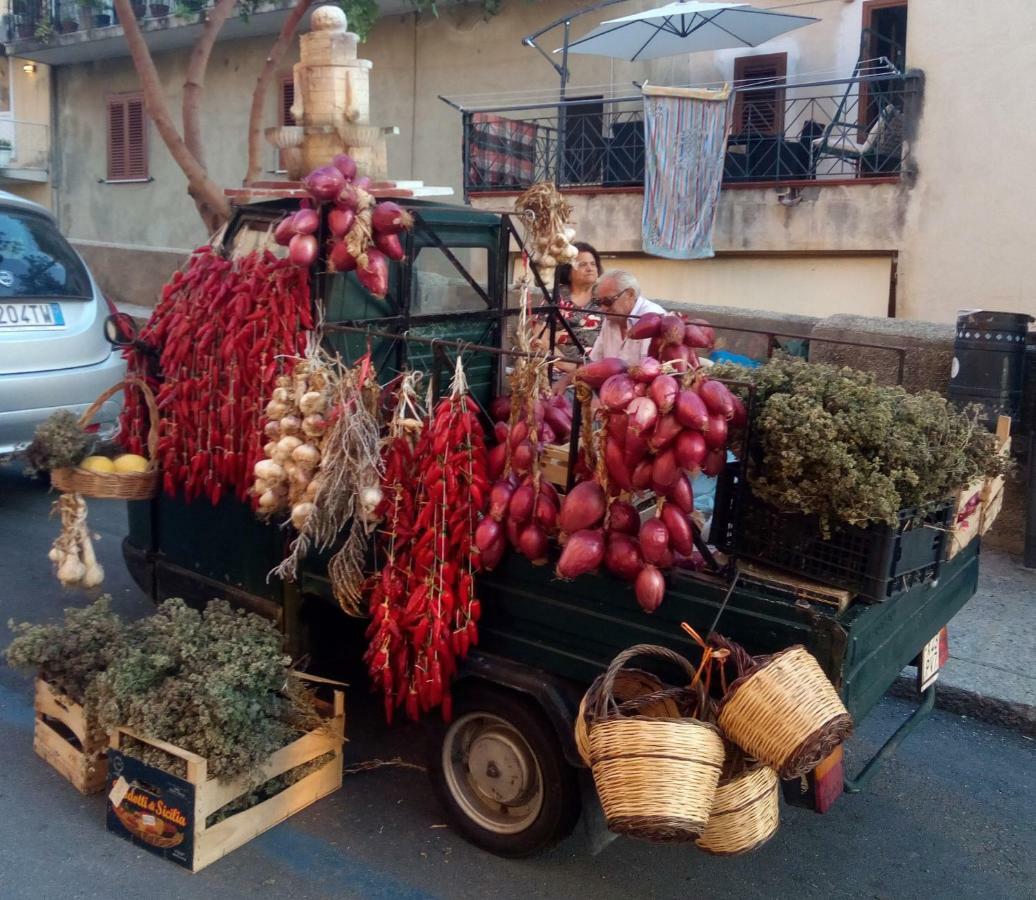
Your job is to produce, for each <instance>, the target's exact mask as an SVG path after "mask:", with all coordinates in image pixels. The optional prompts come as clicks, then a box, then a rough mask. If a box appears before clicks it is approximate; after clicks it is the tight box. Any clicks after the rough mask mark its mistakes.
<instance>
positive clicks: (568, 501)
mask: <svg viewBox="0 0 1036 900" xmlns="http://www.w3.org/2000/svg"><path fill="white" fill-rule="evenodd" d="M605 508H606V500H605V496H604V490H603V489H602V488H601V486H600V485H599V484H598V483H597V482H596V481H582V482H580V483H579V484H577V485H576V486H575V487H574V488H572V490H570V491H569V492H568V494H567V495H566V496H565V499H564V500H563V501H562V503H561V516H560V517H559V519H558V523H559V524H560V526H561V530H562V531H566V532H568V533H569V534H574V533H575V532H577V531H581V530H583V529H586V528H596V527H597V526H598V525H600V524H601V520H602V519H604V512H605Z"/></svg>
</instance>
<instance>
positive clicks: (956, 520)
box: [946, 478, 988, 559]
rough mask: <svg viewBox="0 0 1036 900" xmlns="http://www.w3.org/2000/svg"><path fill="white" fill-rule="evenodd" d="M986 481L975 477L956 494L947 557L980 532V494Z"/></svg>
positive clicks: (954, 554)
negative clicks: (955, 505)
mask: <svg viewBox="0 0 1036 900" xmlns="http://www.w3.org/2000/svg"><path fill="white" fill-rule="evenodd" d="M987 481H988V479H986V478H979V479H976V480H975V481H973V482H971V484H969V485H968V486H967V487H966V488H964V489H963V490H962V491H960V492H959V493H958V494H957V507H956V512H955V513H954V516H953V525H952V526H951V528H950V540H949V544H948V547H947V550H946V558H947V559H953V557H955V556H956V555H957V554H958V553H960V551H961V550H963V549H964V548H965V547H967V546H968V544H970V543H971V542H972V541H973V540H974V539H975V538H976V537H978V536H979V534H980V533H981V530H982V506H983V504H982V494H983V492H984V491H985V488H986V482H987Z"/></svg>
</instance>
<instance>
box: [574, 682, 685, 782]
mask: <svg viewBox="0 0 1036 900" xmlns="http://www.w3.org/2000/svg"><path fill="white" fill-rule="evenodd" d="M603 683H604V675H598V676H597V678H596V679H595V680H594V683H593V684H591V685H590V688H589V689H588V690H587V692H586V693H585V694H584V695H583V699H582V700H580V701H579V714H578V715H577V716H576V726H575V739H576V749H577V750H578V751H579V756H580V757H581V758H582V760H583V762H585V763H586V764H587V765H590V729H589V710H590V709H592V708H593V706H594V704H595V703H596V702H597V698H598V696H600V691H601V685H602V684H603ZM612 690H613V691H614V693H615V699H616V700H617V701H618V703H619V709H620V710H621V711H623V712H626V713H629V712H632V711H634V708H635V710H636V712H637V713H638V714H639V715H642V716H647V717H648V718H650V719H664V718H669V719H677V718H679V717H680V715H681V713H680V706H679V704H678V702H677V697H676V696H674V692H673V691H671V690H666V686H665V685H664V684H662V681H661V680H660V679H659V678H657V677H656V676H654V675H652V674H650V673H649V672H643V671H641V670H640V669H622V670H621V671H620V672H619V674H618V675H617V676H616V677H615V686H614V688H613V689H612Z"/></svg>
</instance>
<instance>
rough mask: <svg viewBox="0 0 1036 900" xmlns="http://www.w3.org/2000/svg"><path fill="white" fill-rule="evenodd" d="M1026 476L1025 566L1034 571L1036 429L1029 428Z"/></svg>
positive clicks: (1035, 536)
mask: <svg viewBox="0 0 1036 900" xmlns="http://www.w3.org/2000/svg"><path fill="white" fill-rule="evenodd" d="M1028 450H1029V452H1028V454H1027V455H1028V457H1029V458H1028V461H1027V465H1026V469H1027V470H1028V471H1027V472H1026V474H1027V475H1028V486H1027V490H1026V498H1025V499H1026V504H1025V566H1026V568H1028V569H1036V459H1034V458H1033V457H1034V455H1036V427H1034V426H1030V428H1029V448H1028Z"/></svg>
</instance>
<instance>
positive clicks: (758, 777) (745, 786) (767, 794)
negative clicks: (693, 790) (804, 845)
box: [696, 743, 781, 856]
mask: <svg viewBox="0 0 1036 900" xmlns="http://www.w3.org/2000/svg"><path fill="white" fill-rule="evenodd" d="M780 818H781V816H780V779H778V777H777V773H776V772H775V771H774V770H773V769H771V768H770V767H769V766H764V765H763V764H762V763H759V762H756V761H754V760H749V759H747V758H746V757H745V755H744V754H743V753H742V752H741V750H740V749H739V748H738V747H736V746H734V745H732V744H729V743H728V745H727V762H726V765H725V766H724V767H723V775H722V776H721V778H720V781H719V785H718V787H717V788H716V797H715V799H714V800H713V801H712V812H711V814H710V815H709V824H708V826H707V827H706V829H705V833H704V834H702V836H701V837H700V838H698V840H697V842H696V843H697V845H698V847H699V848H700V849H702V850H704V851H705V852H706V853H712V854H714V855H716V856H737V855H738V854H740V853H748V852H749V851H750V850H755V849H756V848H758V847H761V846H762V845H763V844H765V843H766V842H767V841H768V840H769V839H770V838H772V837H773V836H774V834H776V833H777V826H778V825H779V824H780Z"/></svg>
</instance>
